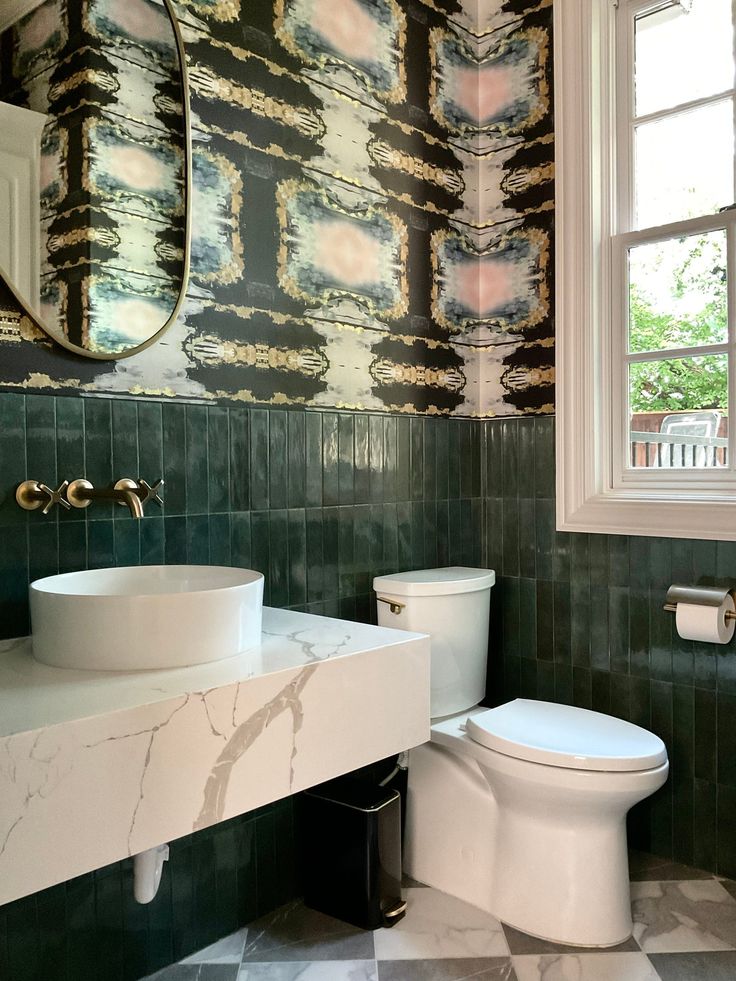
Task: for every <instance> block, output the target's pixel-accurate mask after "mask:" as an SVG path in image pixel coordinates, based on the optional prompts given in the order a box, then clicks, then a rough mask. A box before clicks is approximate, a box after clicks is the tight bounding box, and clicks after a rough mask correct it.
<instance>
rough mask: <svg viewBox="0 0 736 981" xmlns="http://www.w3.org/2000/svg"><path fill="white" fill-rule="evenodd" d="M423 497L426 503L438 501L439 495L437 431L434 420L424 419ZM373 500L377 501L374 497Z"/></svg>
mask: <svg viewBox="0 0 736 981" xmlns="http://www.w3.org/2000/svg"><path fill="white" fill-rule="evenodd" d="M422 425H423V435H422V442H423V449H424V461H423V464H422V485H423V486H422V497H423V498H424V500H425V501H434V500H436V494H437V429H436V425H435V420H434V419H431V418H430V419H423V420H422ZM373 500H376V498H375V497H374V498H373Z"/></svg>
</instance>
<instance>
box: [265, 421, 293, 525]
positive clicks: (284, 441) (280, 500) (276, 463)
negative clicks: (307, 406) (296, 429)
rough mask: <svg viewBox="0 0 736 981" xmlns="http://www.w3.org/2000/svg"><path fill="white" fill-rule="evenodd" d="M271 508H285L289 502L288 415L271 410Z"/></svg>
mask: <svg viewBox="0 0 736 981" xmlns="http://www.w3.org/2000/svg"><path fill="white" fill-rule="evenodd" d="M268 480H269V507H272V508H279V509H280V508H285V507H286V506H287V505H288V502H289V436H288V414H287V413H286V412H284V411H283V410H278V409H271V410H269V413H268Z"/></svg>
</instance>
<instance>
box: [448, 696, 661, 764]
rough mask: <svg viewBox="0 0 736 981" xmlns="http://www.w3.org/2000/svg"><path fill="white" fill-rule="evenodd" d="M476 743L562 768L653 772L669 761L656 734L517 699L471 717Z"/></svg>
mask: <svg viewBox="0 0 736 981" xmlns="http://www.w3.org/2000/svg"><path fill="white" fill-rule="evenodd" d="M465 731H466V733H467V735H468V736H469V737H470V738H471V739H472V740H473V741H474V742H476V743H479V744H480V745H482V746H485V747H486V748H488V749H492V750H495V751H496V752H497V753H502V754H503V755H505V756H510V757H513V758H515V759H519V760H527V761H529V762H531V763H543V764H546V765H547V766H556V767H561V768H564V769H575V770H598V771H603V772H620V771H633V770H649V769H653V768H655V767H659V766H661V765H662V764H663V763H665V762H666V761H667V750H666V748H665V745H664V743H663V742H662V740H661V739H660V738H659V736H655V735H654V733H651V732H648V731H647V730H646V729H642V728H641V727H640V726H637V725H634V724H633V723H631V722H625V721H623V720H622V719H615V718H613V717H611V716H609V715H604V714H602V713H600V712H591V711H589V710H588V709H582V708H575V707H573V706H571V705H558V704H556V703H553V702H541V701H535V700H531V699H527V698H517V699H515V700H514V701H512V702H507V703H506V704H505V705H501V706H499V707H498V708H495V709H489V710H488V711H485V712H476V713H474V714H472V715H470V716H468V719H467V722H466V725H465Z"/></svg>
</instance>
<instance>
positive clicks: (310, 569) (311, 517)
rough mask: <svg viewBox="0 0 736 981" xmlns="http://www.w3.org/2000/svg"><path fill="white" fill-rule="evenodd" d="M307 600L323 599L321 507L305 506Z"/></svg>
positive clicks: (315, 601) (316, 600)
mask: <svg viewBox="0 0 736 981" xmlns="http://www.w3.org/2000/svg"><path fill="white" fill-rule="evenodd" d="M305 518H306V525H307V600H308V602H310V603H319V602H321V601H322V600H323V599H324V589H325V586H324V578H325V577H324V545H323V541H322V509H321V508H307V510H306V512H305Z"/></svg>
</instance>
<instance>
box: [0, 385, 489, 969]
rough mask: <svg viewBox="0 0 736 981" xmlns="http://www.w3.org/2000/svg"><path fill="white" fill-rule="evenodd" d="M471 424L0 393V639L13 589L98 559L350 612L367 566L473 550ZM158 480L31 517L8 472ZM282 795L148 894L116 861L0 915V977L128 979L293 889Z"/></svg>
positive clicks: (200, 838) (476, 542)
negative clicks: (236, 574) (141, 514)
mask: <svg viewBox="0 0 736 981" xmlns="http://www.w3.org/2000/svg"><path fill="white" fill-rule="evenodd" d="M482 426H483V424H482V423H480V422H473V421H469V420H458V419H442V418H432V417H424V418H422V417H417V418H409V417H406V416H384V415H370V414H365V413H348V412H339V413H336V412H324V413H320V412H312V411H307V412H304V411H300V410H288V411H287V410H279V409H258V408H222V407H216V406H211V407H208V406H202V405H186V404H184V403H178V402H177V403H166V404H162V403H158V402H150V401H140V400H138V401H134V400H127V399H121V400H110V399H100V398H90V399H83V398H75V397H68V398H67V397H52V396H43V395H27V396H23V395H20V394H16V393H6V394H2V393H0V637H14V636H20V635H24V634H27V633H28V631H29V625H28V605H27V586H28V582H29V581H30V580H31V579H35V578H38V577H39V576H44V575H51V574H53V573H56V572H59V571H72V570H75V569H84V568H94V567H97V566H108V565H114V564H126V565H127V564H132V565H136V564H140V563H158V562H166V563H176V562H198V563H211V564H216V563H224V564H228V563H232V564H234V565H243V566H248V567H251V568H255V569H259V570H261V571H262V572H264V573H265V576H266V603H269V604H270V605H272V606H282V607H287V606H288V607H291V608H294V609H299V610H307V611H309V612H314V613H320V614H326V615H328V616H340V617H344V618H346V619H360V620H368V619H371V618H373V617H375V609H374V604H373V600H372V594H371V580H372V578H373V576H374V575H377V574H380V573H383V572H389V571H395V570H397V569H408V568H417V567H421V566H425V565H426V566H432V565H448V564H467V565H471V564H472V565H479V564H480V563H481V561H482V558H483V538H482V535H481V533H480V529H481V527H482V522H483V497H482V483H483V470H482V434H483V429H482ZM161 475H163V476H164V477H165V480H166V486H165V491H164V497H165V508H164V510H163V511H159V510H158V509H157V508H155V507H153V506H149V508H148V510H147V514H146V517H145V518H144V519H143V520H142V521H140V522H134V521H133V520H132V519H131V518H130V517H129V515H128V512H127V510H126V509H124V508H121V507H118V506H114V505H100V504H97V505H93V506H92V507H91V508H89V509H88V510H87V511H74V512H64V511H59V510H58V509H57V510H55V511H54V512H53V513H52V515H50V516H49V517H47V518H44V517H43V516H42V515H41V514H40V513H39V512H32V513H26V512H24V511H21V510H20V509H19V508H18V507H17V506H16V504H15V500H14V491H15V487H16V485H17V484H18V483H19V482H20V481H21V480H23V479H25V478H26V477H33V478H36V479H39V480H43V481H45V482H46V483H51V482H54V484H55V485H56V483H57V482H60V481H61V480H62V479H63V478H67V479H69V480H71V479H73V478H75V477H80V476H86V477H88V479H90V480H91V481H92V482H93V483H95V484H100V485H105V484H108V483H110V482H111V481H113V480H114V479H117V478H119V477H122V476H130V477H138V476H140V477H144V478H146V479H147V480H149V481H151V480H154V479H156V478H158V477H159V476H161ZM294 838H295V836H294V829H293V813H292V806H291V801H288V800H287V801H284V802H281V803H280V804H277V805H274V806H272V807H269V808H264V809H263V810H262V811H259V812H257V813H256V814H248V815H244V816H243V817H242V818H239V819H236V820H234V821H230V822H227V823H225V824H221V825H218V826H217V827H215V828H212V829H209V830H207V831H204V832H200V833H199V834H197V835H194V836H192V837H191V838H187V839H183V840H181V841H179V842H175V843H174V844H173V847H172V856H171V861H170V862H169V863H168V864H167V865H166V866H165V877H164V880H163V884H162V887H161V890H160V892H159V895H158V896H157V898H156V899H155V900H154V902H153V903H152V904H151V905H150V906H148V907H141V906H137V905H136V904H135V903H134V902H133V901H132V887H131V875H132V871H131V863H130V862H122V863H119V864H116V865H113V866H111V867H109V868H106V869H102V870H99V871H97V872H95V873H92V874H90V875H84V876H81V877H80V878H78V879H75V880H73V881H72V882H68V883H65V884H62V885H60V886H57V887H54V888H53V889H49V890H46V891H45V892H43V893H39V894H37V895H35V896H31V897H28V898H27V899H23V900H21V901H19V902H16V903H11V904H9V905H7V906H4V907H0V981H11V979H12V981H133V979H137V978H140V977H142V976H144V975H145V974H147V973H149V972H151V971H153V970H156V969H157V968H159V967H161V966H163V965H165V964H168V963H171V962H172V961H173V960H175V959H178V958H180V957H183V956H185V955H186V954H187V953H189V952H191V951H193V950H195V949H197V948H199V947H202V946H203V945H205V944H207V943H210V942H212V941H213V940H215V939H217V938H218V937H221V936H223V935H225V934H226V933H228V932H229V931H231V930H233V929H235V928H236V927H237V926H238V925H240V924H243V923H246V922H248V921H249V920H251V919H253V918H254V917H255V916H257V915H261V914H262V913H264V912H266V911H267V910H269V909H272V908H274V907H276V906H278V905H279V904H281V903H282V902H284V901H285V900H287V899H288V898H290V897H291V896H293V895H295V894H296V892H297V891H298V882H297V879H296V877H295V861H294V854H295V844H294Z"/></svg>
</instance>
